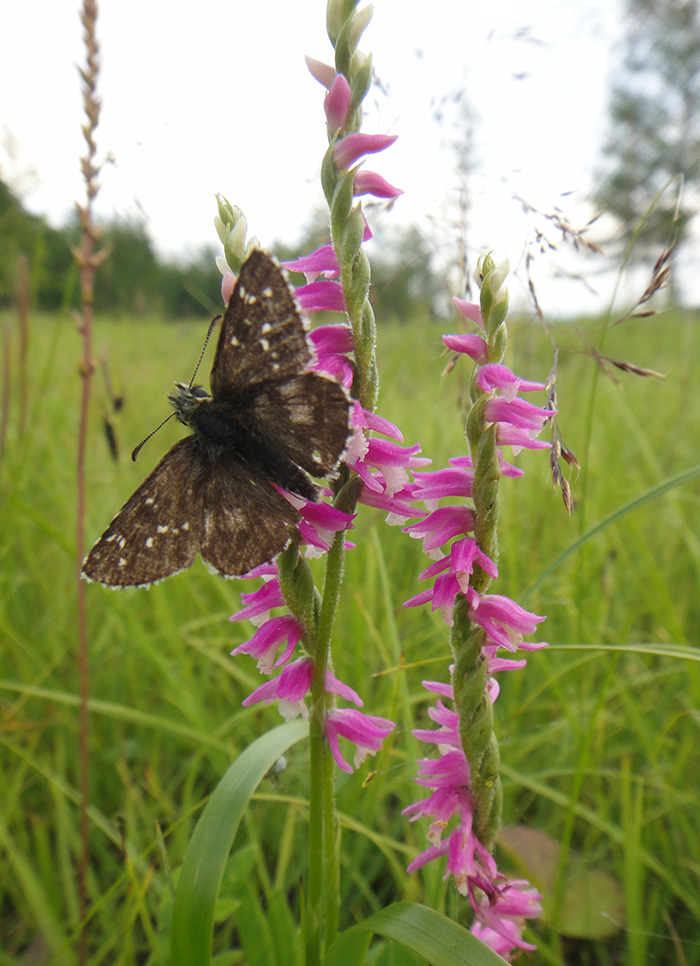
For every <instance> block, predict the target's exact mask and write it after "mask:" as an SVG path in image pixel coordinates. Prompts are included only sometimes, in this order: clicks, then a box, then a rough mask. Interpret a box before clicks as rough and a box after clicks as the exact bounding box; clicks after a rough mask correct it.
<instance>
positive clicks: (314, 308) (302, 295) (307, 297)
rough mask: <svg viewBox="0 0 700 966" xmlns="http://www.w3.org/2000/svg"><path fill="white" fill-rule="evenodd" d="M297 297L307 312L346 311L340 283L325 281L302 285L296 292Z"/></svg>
mask: <svg viewBox="0 0 700 966" xmlns="http://www.w3.org/2000/svg"><path fill="white" fill-rule="evenodd" d="M296 297H297V300H298V302H299V305H300V306H301V307H302V309H303V310H304V311H305V312H344V311H345V298H344V297H343V289H342V286H341V285H340V282H334V281H331V280H329V279H323V280H322V281H318V282H310V283H309V284H308V285H300V286H299V287H298V288H297V290H296Z"/></svg>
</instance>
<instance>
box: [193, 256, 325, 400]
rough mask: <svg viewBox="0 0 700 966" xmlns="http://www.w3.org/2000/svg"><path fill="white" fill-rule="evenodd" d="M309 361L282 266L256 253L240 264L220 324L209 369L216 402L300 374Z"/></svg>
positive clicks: (297, 312)
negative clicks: (214, 352)
mask: <svg viewBox="0 0 700 966" xmlns="http://www.w3.org/2000/svg"><path fill="white" fill-rule="evenodd" d="M310 360H311V350H310V349H309V343H308V341H307V338H306V330H305V327H304V323H303V322H302V320H301V317H300V315H299V310H298V308H297V304H296V302H295V300H294V297H293V295H292V293H291V291H290V289H289V286H288V284H287V282H286V280H285V278H284V275H283V274H282V271H281V269H280V267H279V266H278V265H277V264H276V263H275V262H274V261H273V259H272V258H270V256H269V255H267V254H266V253H265V252H262V251H260V250H258V249H255V250H254V251H253V252H251V254H250V255H249V256H248V258H247V259H246V261H245V262H244V263H243V267H242V268H241V273H240V275H239V276H238V281H237V283H236V287H235V288H234V290H233V295H232V296H231V299H230V301H229V304H228V308H227V309H226V312H225V314H224V318H223V322H222V323H221V332H220V333H219V342H218V344H217V347H216V356H215V357H214V365H213V366H212V370H211V390H212V393H213V395H214V397H217V396H222V395H224V394H225V393H226V392H227V391H230V390H235V391H236V392H237V393H243V392H245V391H246V390H247V389H250V388H251V387H252V386H255V385H256V384H259V383H261V382H266V381H268V380H269V379H275V380H276V379H286V378H288V377H290V376H294V375H296V374H297V373H300V372H303V371H304V369H305V368H306V366H307V365H308V363H309V362H310Z"/></svg>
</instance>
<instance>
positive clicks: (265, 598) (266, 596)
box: [229, 567, 284, 624]
mask: <svg viewBox="0 0 700 966" xmlns="http://www.w3.org/2000/svg"><path fill="white" fill-rule="evenodd" d="M274 573H275V574H276V573H277V568H276V567H275V568H274ZM241 600H242V601H244V602H245V605H246V606H245V607H244V608H243V609H242V610H239V611H236V613H235V614H233V615H232V616H231V617H229V620H231V621H244V620H254V619H255V618H257V619H258V623H259V624H261V623H263V621H266V620H267V619H268V617H269V616H270V611H271V610H272V608H273V607H284V597H283V596H282V591H281V590H280V582H279V580H278V579H277V577H274V578H273V579H272V580H268V581H267V582H266V583H264V584H263V585H262V587H260V589H259V590H255V591H253V592H252V593H250V594H241ZM260 618H262V619H260Z"/></svg>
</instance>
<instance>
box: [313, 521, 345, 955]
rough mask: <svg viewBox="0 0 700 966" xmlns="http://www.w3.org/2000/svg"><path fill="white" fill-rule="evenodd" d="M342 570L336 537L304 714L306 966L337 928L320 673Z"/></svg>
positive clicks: (329, 767)
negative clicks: (307, 754)
mask: <svg viewBox="0 0 700 966" xmlns="http://www.w3.org/2000/svg"><path fill="white" fill-rule="evenodd" d="M344 566H345V534H344V533H343V532H341V533H338V534H336V537H335V540H334V541H333V545H332V546H331V549H330V551H329V553H328V557H327V559H326V573H325V579H324V583H323V593H322V600H321V608H320V612H319V615H318V621H317V623H316V631H315V647H314V678H313V682H312V685H311V713H310V716H309V741H310V771H311V786H310V789H309V887H308V907H307V927H306V937H307V938H306V963H307V966H312V964H316V963H320V962H321V951H322V945H324V946H325V948H326V949H328V948H329V946H330V945H331V944H332V942H333V940H334V939H335V936H336V933H337V930H338V910H339V905H340V871H339V861H338V817H337V813H336V809H335V790H334V763H333V757H332V755H331V751H330V748H329V746H328V742H327V741H326V737H325V729H324V724H325V718H326V713H327V711H328V706H329V697H328V694H327V692H326V671H327V670H328V667H329V664H330V642H331V631H332V629H333V621H334V618H335V612H336V609H337V606H338V599H339V597H340V587H341V584H342V581H343V571H344Z"/></svg>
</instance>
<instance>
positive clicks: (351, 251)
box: [283, 0, 378, 966]
mask: <svg viewBox="0 0 700 966" xmlns="http://www.w3.org/2000/svg"><path fill="white" fill-rule="evenodd" d="M356 7H357V0H329V2H328V6H327V16H326V23H327V28H328V35H329V37H330V39H331V43H332V44H333V46H334V48H335V58H336V70H337V71H338V72H339V73H342V74H343V75H344V76H345V77H346V79H347V80H348V83H349V84H350V89H351V92H352V100H351V107H350V111H349V115H348V119H347V123H346V125H345V128H344V132H343V133H344V134H348V133H349V132H350V131H357V130H359V128H360V125H361V123H362V99H363V98H364V96H365V94H366V93H367V90H368V89H369V86H370V84H371V78H372V64H371V59H370V58H369V57H363V56H361V55H359V54H358V52H357V49H356V48H357V42H358V40H359V37H360V35H361V33H362V31H363V30H364V28H365V27H366V25H367V23H368V21H369V17H370V16H371V7H370V8H366V9H365V10H363V11H360V12H359V13H358V12H356ZM337 136H338V134H337V132H335V133H334V134H333V136H332V137H331V139H330V146H329V148H328V151H327V152H326V155H325V157H324V159H323V162H322V165H321V184H322V186H323V191H324V194H325V196H326V200H327V202H328V207H329V212H330V227H331V240H332V242H333V246H334V249H335V253H336V256H337V258H338V264H339V266H340V272H341V281H342V287H343V296H344V298H345V304H346V307H347V315H348V320H349V322H350V325H351V327H352V331H353V338H354V348H355V364H356V377H355V383H354V391H355V392H357V394H358V398H359V399H360V402H361V403H362V405H363V406H364V407H365V408H366V409H368V410H370V411H372V412H373V411H374V409H375V406H376V400H377V387H378V378H377V364H376V358H375V348H376V330H375V323H374V313H373V312H372V308H371V305H370V303H369V298H368V296H369V283H370V267H369V261H368V260H367V256H366V255H365V254H364V252H363V251H362V247H361V246H362V238H363V234H364V219H363V217H362V209H361V207H360V205H359V204H356V205H353V201H354V199H353V188H354V171H352V170H351V171H343V172H341V171H339V170H338V168H337V167H336V164H335V162H334V159H333V153H332V152H333V146H334V144H335V141H336V139H337ZM359 489H360V486H359V485H358V484H357V483H356V482H355V480H354V479H353V478H350V479H348V478H347V474H346V476H345V477H344V478H343V477H341V481H340V482H339V483H338V484H337V488H335V491H336V500H335V505H336V506H337V507H338V508H339V509H342V510H343V511H345V512H346V513H352V512H354V509H355V504H356V502H357V496H358V494H359ZM344 565H345V534H344V533H343V532H341V533H338V534H336V536H335V539H334V540H333V544H332V546H331V549H330V551H329V552H328V555H327V558H326V571H325V577H324V583H323V591H322V594H321V598H320V600H319V599H318V598H317V597H314V598H313V601H312V600H311V598H310V596H309V595H308V593H307V592H306V591H304V590H302V592H301V593H300V594H298V595H297V594H293V599H295V600H297V601H298V605H297V606H298V612H300V613H303V614H304V615H308V614H309V613H310V608H311V607H313V615H314V620H313V631H312V634H313V639H311V636H310V637H309V642H310V643H311V645H312V651H313V657H314V677H313V681H312V685H311V709H310V715H309V740H310V772H311V778H310V788H309V825H310V827H309V882H308V892H307V910H306V966H319V964H320V963H321V960H322V954H323V953H324V952H325V950H327V949H328V948H329V947H330V946H331V944H332V943H333V941H334V939H335V937H336V935H337V932H338V916H339V908H340V868H339V844H340V834H339V823H338V816H337V812H336V807H335V783H334V779H335V766H334V761H333V756H332V754H331V751H330V748H329V745H328V742H327V741H326V737H325V720H326V715H327V714H328V711H329V710H330V708H331V707H332V705H331V698H330V697H329V695H328V694H327V692H326V672H327V670H328V668H329V667H330V665H331V653H330V642H331V632H332V629H333V622H334V619H335V613H336V610H337V607H338V600H339V597H340V588H341V585H342V580H343V572H344ZM295 586H301V582H295ZM283 591H284V588H283ZM285 599H286V600H287V601H289V599H290V598H289V597H287V594H286V593H285ZM293 612H294V613H297V611H293ZM305 626H307V627H308V626H309V625H308V624H307V623H306V622H305Z"/></svg>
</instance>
